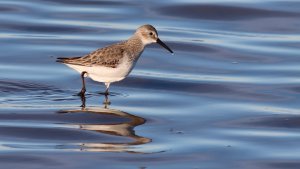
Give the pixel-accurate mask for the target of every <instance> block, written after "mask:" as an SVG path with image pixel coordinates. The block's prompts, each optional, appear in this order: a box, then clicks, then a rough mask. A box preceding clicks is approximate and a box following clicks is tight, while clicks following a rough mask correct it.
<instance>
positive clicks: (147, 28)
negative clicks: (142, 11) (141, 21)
mask: <svg viewBox="0 0 300 169" xmlns="http://www.w3.org/2000/svg"><path fill="white" fill-rule="evenodd" d="M135 35H137V36H138V37H139V38H140V39H141V40H142V42H143V44H144V45H148V44H151V43H158V44H160V45H161V46H162V47H164V48H165V49H167V50H168V51H169V52H171V53H173V51H172V50H171V49H170V48H169V47H168V46H167V45H166V44H165V43H164V42H162V41H161V40H160V39H159V38H158V33H157V31H156V29H155V28H154V27H153V26H152V25H143V26H141V27H139V28H138V29H137V30H136V32H135Z"/></svg>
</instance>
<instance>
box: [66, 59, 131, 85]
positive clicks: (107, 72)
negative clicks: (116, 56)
mask: <svg viewBox="0 0 300 169" xmlns="http://www.w3.org/2000/svg"><path fill="white" fill-rule="evenodd" d="M66 65H67V66H69V67H71V68H73V69H75V70H76V71H78V72H79V73H81V72H83V71H86V72H87V75H88V77H90V78H91V79H93V80H94V81H97V82H103V83H112V82H117V81H120V80H123V79H124V78H125V77H127V76H128V74H129V73H130V72H131V70H132V68H133V67H134V63H129V62H126V61H125V62H124V61H123V62H122V63H121V64H119V65H118V66H117V67H116V68H111V67H104V66H80V65H72V64H66Z"/></svg>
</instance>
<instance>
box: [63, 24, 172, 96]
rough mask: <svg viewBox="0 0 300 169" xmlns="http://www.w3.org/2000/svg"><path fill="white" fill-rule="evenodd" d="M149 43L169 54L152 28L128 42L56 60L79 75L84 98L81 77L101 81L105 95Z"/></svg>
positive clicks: (136, 33) (145, 26)
mask: <svg viewBox="0 0 300 169" xmlns="http://www.w3.org/2000/svg"><path fill="white" fill-rule="evenodd" d="M152 43H158V44H160V45H161V46H162V47H164V48H165V49H167V50H168V51H169V52H171V53H173V51H172V50H171V49H170V48H169V47H168V46H167V45H166V44H165V43H163V42H162V41H161V40H160V39H159V38H158V33H157V31H156V29H155V28H154V27H153V26H152V25H148V24H147V25H143V26H141V27H139V28H138V29H137V30H136V31H135V33H134V34H133V36H131V37H130V38H129V39H128V40H126V41H123V42H120V43H116V44H112V45H110V46H106V47H104V48H100V49H97V50H95V51H93V52H91V53H89V54H87V55H84V56H81V57H72V58H57V62H61V63H63V64H65V65H67V66H69V67H70V68H73V69H75V70H76V71H78V72H79V73H80V74H81V80H82V89H81V91H80V92H79V93H78V95H79V96H84V94H85V92H86V88H85V80H84V77H85V76H88V77H90V78H91V79H92V80H94V81H97V82H102V83H104V84H105V86H106V90H105V96H107V95H109V86H110V84H111V83H113V82H118V81H120V80H123V79H124V78H126V77H127V76H128V75H129V73H130V72H131V71H132V69H133V68H134V66H135V64H136V62H137V60H138V59H139V57H140V56H141V54H142V53H143V51H144V48H145V47H146V46H147V45H149V44H152Z"/></svg>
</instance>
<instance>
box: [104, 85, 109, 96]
mask: <svg viewBox="0 0 300 169" xmlns="http://www.w3.org/2000/svg"><path fill="white" fill-rule="evenodd" d="M104 84H105V87H106V89H105V93H104V95H105V96H108V95H109V85H110V83H104Z"/></svg>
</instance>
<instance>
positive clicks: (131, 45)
mask: <svg viewBox="0 0 300 169" xmlns="http://www.w3.org/2000/svg"><path fill="white" fill-rule="evenodd" d="M126 45H127V49H129V50H128V51H127V52H128V54H129V55H130V56H129V57H130V60H133V61H136V60H137V59H138V58H139V57H140V55H141V54H142V53H143V51H144V48H145V45H144V44H143V42H142V40H141V39H140V38H139V37H138V36H136V35H133V36H132V37H131V38H129V39H128V40H127V43H126Z"/></svg>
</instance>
